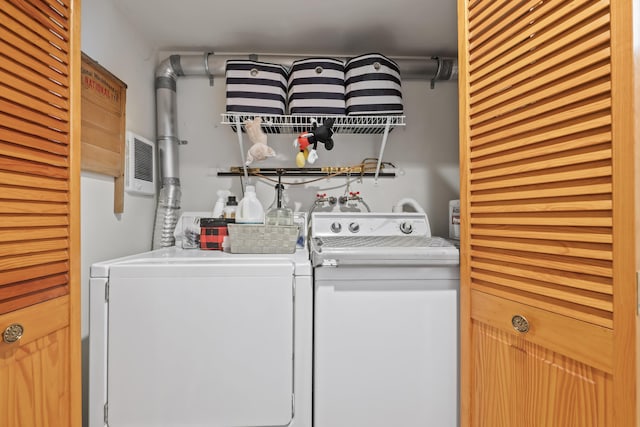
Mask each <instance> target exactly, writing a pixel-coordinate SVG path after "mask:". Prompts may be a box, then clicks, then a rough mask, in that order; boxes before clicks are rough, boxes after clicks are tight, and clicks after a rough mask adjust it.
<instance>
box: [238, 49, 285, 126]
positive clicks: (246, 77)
mask: <svg viewBox="0 0 640 427" xmlns="http://www.w3.org/2000/svg"><path fill="white" fill-rule="evenodd" d="M226 79H227V112H228V113H247V114H269V115H283V114H284V113H285V110H286V97H287V69H286V68H285V67H284V66H282V65H277V64H268V63H266V62H258V61H250V60H229V61H227V65H226Z"/></svg>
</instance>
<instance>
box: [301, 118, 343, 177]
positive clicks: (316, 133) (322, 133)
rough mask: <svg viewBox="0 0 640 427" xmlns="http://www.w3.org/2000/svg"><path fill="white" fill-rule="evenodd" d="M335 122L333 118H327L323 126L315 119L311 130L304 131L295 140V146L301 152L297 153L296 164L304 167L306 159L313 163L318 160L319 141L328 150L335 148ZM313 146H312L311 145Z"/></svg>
mask: <svg viewBox="0 0 640 427" xmlns="http://www.w3.org/2000/svg"><path fill="white" fill-rule="evenodd" d="M333 122H334V120H333V119H332V118H328V119H325V121H324V123H323V124H322V125H321V126H318V123H317V122H316V121H315V120H314V121H313V127H312V129H311V132H303V133H301V134H300V135H298V137H297V138H296V139H295V141H293V146H294V147H296V148H298V150H300V152H299V153H298V154H297V155H296V165H298V167H300V168H301V167H303V166H304V164H305V161H307V162H309V163H311V164H313V163H315V161H316V160H318V153H317V152H316V150H317V148H318V142H321V143H323V144H324V148H326V149H327V150H331V149H333V139H332V138H331V137H332V136H333V129H332V127H333ZM310 146H311V147H310Z"/></svg>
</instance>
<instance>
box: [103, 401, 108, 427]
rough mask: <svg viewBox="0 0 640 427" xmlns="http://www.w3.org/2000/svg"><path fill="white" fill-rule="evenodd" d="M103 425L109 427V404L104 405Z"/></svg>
mask: <svg viewBox="0 0 640 427" xmlns="http://www.w3.org/2000/svg"><path fill="white" fill-rule="evenodd" d="M104 425H106V426H108V425H109V402H107V403H105V404H104Z"/></svg>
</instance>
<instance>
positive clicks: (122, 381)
mask: <svg viewBox="0 0 640 427" xmlns="http://www.w3.org/2000/svg"><path fill="white" fill-rule="evenodd" d="M312 294H313V290H312V279H311V266H310V263H309V258H308V252H307V250H306V249H299V250H298V251H297V252H296V253H295V254H291V255H238V254H229V253H223V252H220V251H204V250H197V249H196V250H184V249H179V248H175V247H172V248H166V249H160V250H157V251H152V252H147V253H143V254H139V255H135V256H131V257H125V258H120V259H116V260H112V261H107V262H102V263H98V264H94V265H93V266H92V267H91V283H90V301H91V302H90V359H89V360H90V362H89V363H90V378H89V389H90V390H89V397H90V402H89V416H90V423H89V424H90V426H93V427H95V426H106V425H109V426H112V427H128V426H136V427H140V426H149V427H175V426H187V425H188V426H194V427H195V426H202V427H204V426H207V427H211V426H214V427H230V426H285V425H286V426H291V427H310V426H311V375H312V366H311V365H312V308H313V307H312V296H313V295H312Z"/></svg>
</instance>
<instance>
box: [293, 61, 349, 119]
mask: <svg viewBox="0 0 640 427" xmlns="http://www.w3.org/2000/svg"><path fill="white" fill-rule="evenodd" d="M289 112H290V113H291V114H337V115H344V114H345V97H344V62H342V61H340V60H337V59H332V58H307V59H301V60H298V61H294V63H293V64H292V65H291V70H290V72H289Z"/></svg>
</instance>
